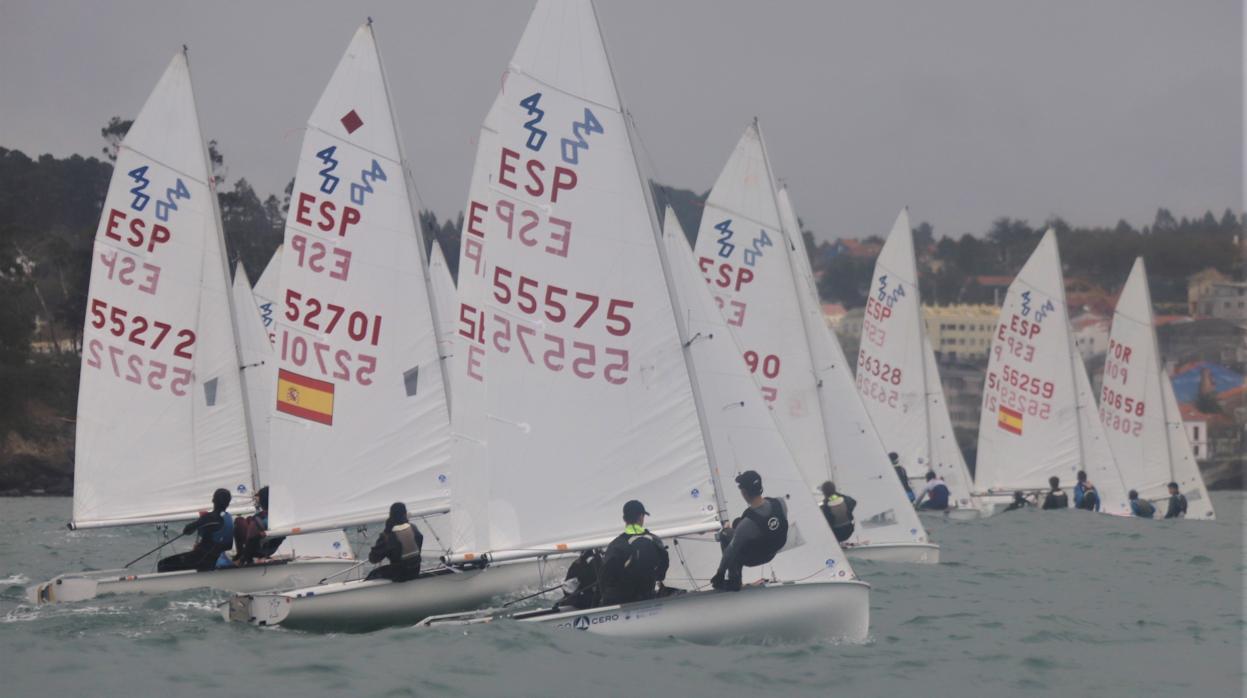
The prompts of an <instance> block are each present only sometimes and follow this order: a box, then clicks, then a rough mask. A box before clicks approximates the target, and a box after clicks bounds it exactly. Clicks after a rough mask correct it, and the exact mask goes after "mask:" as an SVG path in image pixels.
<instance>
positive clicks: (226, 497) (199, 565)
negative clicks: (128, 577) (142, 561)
mask: <svg viewBox="0 0 1247 698" xmlns="http://www.w3.org/2000/svg"><path fill="white" fill-rule="evenodd" d="M231 498H232V497H231V495H230V493H229V490H227V489H224V488H218V489H217V490H216V491H215V492H213V493H212V511H202V512H199V518H198V519H195V520H194V521H192V522H190V523H188V524H186V527H185V528H183V529H182V535H189V534H191V533H196V534H198V537H197V538H196V540H195V547H193V548H191V550H190V552H186V553H179V554H177V555H170V556H169V557H166V558H164V559H162V560H161V561H160V562H158V563H156V571H157V572H176V571H177V570H198V571H200V572H207V571H208V570H212V569H216V568H218V567H230V566H232V565H233V563H232V562H230V560H229V558H228V557H226V555H225V553H226V552H228V551H229V549H230V548H232V547H234V517H233V516H231V515H230V513H229V512H228V511H226V509H228V508H229V503H230V499H231Z"/></svg>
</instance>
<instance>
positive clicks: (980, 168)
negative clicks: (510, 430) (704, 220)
mask: <svg viewBox="0 0 1247 698" xmlns="http://www.w3.org/2000/svg"><path fill="white" fill-rule="evenodd" d="M531 6H532V5H531V2H527V1H522V0H517V1H514V2H484V1H479V2H477V1H457V2H449V1H448V2H431V1H422V2H351V3H344V2H294V1H293V0H291V1H288V2H276V1H272V2H251V1H245V2H244V1H237V2H193V1H191V0H160V1H142V2H141V1H137V0H107V1H106V2H101V1H92V2H87V1H79V2H69V1H62V0H0V146H4V147H10V148H18V149H21V150H23V151H26V152H27V153H28V154H32V155H33V154H37V153H45V152H50V153H53V154H55V155H58V156H60V155H67V154H70V153H83V154H93V155H98V154H99V151H100V147H101V146H102V145H103V143H102V141H101V139H100V137H99V129H100V127H101V126H102V125H103V124H104V123H105V122H106V121H107V119H108V118H109V117H110V116H113V115H121V116H124V117H127V118H129V117H132V116H133V115H134V114H135V113H136V112H137V111H138V109H139V107H140V106H141V105H142V103H143V100H144V99H145V97H146V95H147V93H148V92H149V91H150V90H151V88H152V87H153V85H154V84H155V81H156V79H157V78H158V77H159V76H160V73H161V71H162V70H163V69H164V67H165V64H166V63H167V62H168V60H169V58H170V56H171V55H172V54H173V52H174V51H175V50H176V49H177V48H178V47H179V46H181V45H182V44H183V43H186V44H188V45H189V46H190V48H191V66H192V71H193V75H194V79H195V88H196V94H197V98H198V101H199V105H200V110H201V118H202V121H203V125H204V131H205V134H206V136H207V137H209V138H216V139H218V140H219V141H220V142H221V146H222V150H223V152H224V154H225V158H226V164H227V165H228V166H229V177H230V183H231V185H232V183H233V180H234V179H236V178H238V177H239V176H245V177H247V179H248V180H249V181H251V182H252V184H253V185H254V186H255V187H256V188H257V189H258V190H259V191H260V192H261V193H262V194H267V193H280V191H281V190H282V188H283V187H284V186H285V184H286V182H287V181H288V180H289V178H290V177H291V175H292V173H293V172H294V169H295V161H296V158H297V156H298V149H299V140H300V138H301V132H300V129H301V128H302V126H303V124H304V122H305V121H306V119H307V116H308V114H309V113H310V111H311V109H312V107H313V106H314V104H315V103H316V99H317V97H318V96H319V94H320V91H321V89H322V88H323V86H324V83H325V82H326V81H327V80H328V79H329V75H330V73H331V71H332V69H333V67H334V65H335V64H336V63H337V61H338V59H339V58H340V56H341V54H342V52H343V51H344V50H345V48H346V44H347V42H348V41H349V40H350V38H351V35H352V32H353V31H354V30H355V28H356V26H357V25H358V24H359V23H360V22H362V21H363V20H364V18H365V17H366V16H368V15H372V16H373V17H374V18H375V20H376V30H377V35H378V38H379V41H380V44H381V51H382V54H383V59H384V60H385V62H386V68H387V71H388V73H389V76H390V81H391V88H392V89H393V91H394V99H395V101H396V109H397V111H398V114H399V118H400V119H401V124H400V127H401V129H402V131H403V136H404V139H405V141H406V145H407V148H408V156H409V158H410V159H411V160H412V162H413V167H414V170H415V176H416V179H417V186H418V188H419V190H420V193H421V195H422V197H423V199H424V205H425V206H427V207H429V208H432V209H433V210H435V211H436V212H437V213H438V214H439V215H440V216H442V217H448V216H453V215H455V214H457V213H458V211H460V210H461V209H462V208H463V204H464V200H465V198H466V195H467V185H468V179H469V174H470V168H471V165H472V158H473V153H474V152H475V137H476V133H477V130H478V128H479V127H480V123H481V120H482V119H483V118H484V115H485V112H486V110H487V108H488V106H489V104H490V103H491V102H492V100H493V98H494V95H495V94H496V92H497V90H498V86H499V78H500V75H501V73H502V71H503V69H504V68H505V66H506V62H507V60H508V58H509V57H510V55H511V53H512V51H513V50H514V48H515V44H516V43H517V42H518V40H519V35H520V32H521V31H522V30H523V27H524V22H525V20H526V18H527V15H528V12H529V10H530V9H531ZM599 12H600V14H601V21H602V27H603V31H604V32H605V34H606V40H607V45H608V47H609V49H610V51H611V53H612V60H613V63H614V66H615V69H616V71H617V73H618V74H617V76H616V77H617V79H618V80H619V83H620V88H621V90H622V92H623V94H624V98H625V100H626V101H627V103H628V107H629V109H630V110H631V111H632V113H633V115H634V116H635V118H636V121H637V124H638V128H639V131H640V134H641V138H642V140H643V142H644V144H645V149H646V151H648V153H647V154H646V153H643V154H642V155H643V157H645V158H646V159H648V160H650V162H651V167H652V168H653V170H654V172H655V173H656V176H657V178H658V179H659V180H660V181H662V182H664V183H668V184H672V185H675V186H678V187H685V188H689V189H694V190H697V191H704V190H706V189H708V188H709V187H710V186H711V184H713V182H714V179H715V176H716V175H717V173H718V170H719V169H720V168H721V167H722V166H723V164H724V162H725V161H726V159H727V156H728V154H729V153H730V151H731V149H732V147H733V145H734V144H735V142H736V140H737V138H739V136H740V134H741V132H742V130H743V129H744V128H745V126H746V125H747V123H748V122H749V120H750V119H751V118H752V117H753V116H754V115H757V116H759V117H760V118H761V120H762V127H763V131H764V133H765V135H766V137H767V139H768V144H769V147H770V151H771V157H772V161H773V164H774V167H775V168H776V171H777V174H778V175H779V176H780V177H781V178H783V179H785V180H786V181H787V182H788V183H789V186H790V189H791V191H792V194H793V199H794V202H795V204H796V207H797V210H798V213H799V215H801V217H802V218H803V219H805V221H806V223H807V225H809V226H811V227H813V229H814V230H815V231H816V232H817V234H818V235H819V237H821V238H831V237H843V236H857V235H871V234H879V235H883V234H886V233H887V231H888V230H889V228H890V227H891V223H892V221H893V219H894V218H895V216H896V213H897V210H898V209H899V208H900V207H901V206H904V205H908V206H909V207H910V211H911V214H912V216H913V218H914V219H915V221H921V220H927V221H930V222H931V223H932V224H934V225H935V228H936V232H937V234H955V235H960V234H961V233H963V232H975V233H979V232H983V231H985V230H986V229H987V227H988V226H989V225H990V223H991V221H992V219H993V218H995V217H997V216H1001V215H1009V216H1014V217H1020V218H1026V219H1028V220H1029V221H1030V222H1031V223H1032V224H1038V223H1040V222H1041V221H1043V220H1044V219H1046V218H1047V217H1049V216H1051V215H1059V216H1062V217H1064V218H1065V219H1067V220H1069V221H1070V222H1072V223H1077V224H1095V225H1112V224H1113V223H1115V222H1116V221H1117V219H1118V218H1122V217H1124V218H1126V219H1127V220H1128V221H1130V222H1131V223H1133V224H1136V225H1141V224H1145V223H1150V222H1151V220H1152V217H1153V214H1154V213H1155V210H1156V208H1157V207H1158V206H1166V207H1168V208H1170V209H1171V210H1172V211H1173V212H1174V214H1175V215H1178V216H1182V215H1188V216H1191V215H1201V214H1202V213H1203V211H1204V210H1205V209H1213V210H1214V211H1215V212H1216V213H1217V214H1218V215H1220V212H1221V211H1222V210H1224V209H1225V208H1226V207H1227V206H1228V207H1233V208H1234V209H1235V210H1241V209H1242V206H1243V197H1244V189H1243V174H1242V161H1243V157H1244V153H1245V150H1244V145H1243V62H1244V53H1243V46H1242V43H1243V30H1244V21H1243V9H1242V5H1241V4H1240V2H1239V1H1238V0H1189V1H1179V0H1165V1H1157V0H1097V1H1095V2H1087V1H1085V0H1077V1H1075V0H1069V1H1066V0H1052V1H1036V0H941V1H939V2H930V1H925V0H911V1H909V2H899V1H895V0H869V1H859V2H829V1H809V2H796V1H793V2H781V1H776V0H768V1H765V2H761V1H757V0H715V1H711V0H698V1H695V2H694V1H687V2H681V1H677V0H669V1H666V2H660V1H658V0H642V1H633V2H599Z"/></svg>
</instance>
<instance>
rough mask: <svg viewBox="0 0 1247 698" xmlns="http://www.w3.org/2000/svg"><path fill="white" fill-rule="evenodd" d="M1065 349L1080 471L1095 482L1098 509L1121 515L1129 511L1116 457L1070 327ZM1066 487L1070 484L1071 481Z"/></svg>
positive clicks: (1092, 482)
mask: <svg viewBox="0 0 1247 698" xmlns="http://www.w3.org/2000/svg"><path fill="white" fill-rule="evenodd" d="M1069 348H1070V356H1071V358H1072V360H1073V363H1074V387H1075V389H1076V394H1077V405H1078V420H1079V424H1080V427H1081V428H1080V429H1079V432H1078V435H1079V438H1080V439H1081V440H1082V454H1083V456H1082V470H1085V471H1086V472H1087V480H1088V481H1089V482H1091V484H1093V485H1095V489H1096V493H1097V496H1098V497H1099V498H1100V511H1102V512H1104V513H1106V514H1117V515H1119V516H1125V515H1127V514H1129V513H1130V500H1129V498H1127V496H1126V493H1127V490H1126V486H1125V483H1124V481H1123V479H1122V475H1121V471H1120V470H1119V469H1118V466H1117V459H1116V458H1115V457H1114V456H1113V449H1112V447H1111V445H1110V443H1109V440H1108V436H1107V435H1106V434H1105V433H1104V432H1105V430H1104V425H1103V424H1101V423H1100V415H1099V412H1098V411H1097V409H1096V404H1095V390H1093V389H1092V388H1091V379H1090V378H1089V377H1088V376H1087V367H1086V365H1084V364H1083V362H1082V354H1081V353H1079V351H1078V344H1077V343H1076V342H1075V341H1074V333H1073V331H1072V330H1071V331H1070V343H1069ZM1069 486H1071V487H1072V486H1073V485H1072V483H1071V484H1070V485H1069Z"/></svg>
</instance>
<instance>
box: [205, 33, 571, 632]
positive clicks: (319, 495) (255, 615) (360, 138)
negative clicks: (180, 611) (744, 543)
mask: <svg viewBox="0 0 1247 698" xmlns="http://www.w3.org/2000/svg"><path fill="white" fill-rule="evenodd" d="M396 123H397V120H396V119H395V117H394V116H393V112H392V107H391V104H390V99H389V90H388V86H387V84H386V81H385V75H384V72H383V68H382V64H381V59H380V54H379V52H378V48H377V44H376V37H375V35H374V33H373V28H372V25H371V23H369V24H366V25H364V26H362V27H360V28H359V30H358V31H357V32H356V33H355V35H354V37H353V38H352V40H351V43H350V45H349V46H348V48H347V50H346V53H345V55H344V56H343V58H342V60H341V61H340V62H339V64H338V66H337V69H336V70H335V71H334V74H333V76H332V78H331V79H330V81H329V84H328V86H327V87H326V88H325V91H324V93H323V94H322V95H321V98H320V101H319V102H318V103H317V105H316V108H315V109H314V110H313V112H312V115H311V117H310V118H309V120H308V128H307V130H306V132H305V136H304V141H303V148H302V151H301V156H300V159H299V166H298V172H297V176H296V178H295V186H294V192H293V194H292V199H291V206H290V212H289V216H288V218H287V222H286V236H285V244H284V250H285V252H284V254H283V256H282V270H281V276H280V284H281V289H282V290H281V292H280V297H281V303H282V308H283V311H282V312H281V314H280V315H279V316H278V318H277V324H276V334H277V343H276V347H277V354H278V366H279V369H278V377H277V389H276V401H275V406H276V411H275V412H274V413H273V416H272V426H271V429H272V459H273V463H272V478H271V479H272V483H273V484H272V495H271V496H272V511H271V514H270V526H271V528H272V533H271V535H282V534H283V533H306V532H309V531H316V530H325V529H331V528H341V527H349V526H358V525H365V524H369V523H375V522H379V521H383V520H384V519H385V518H386V516H387V514H388V510H389V507H390V505H391V503H393V502H395V501H403V502H404V503H405V504H406V505H407V508H408V512H409V515H410V517H411V520H412V522H413V523H415V524H416V525H417V527H418V528H420V529H421V530H422V531H423V533H424V534H425V548H424V556H425V557H426V559H427V560H429V561H436V560H438V559H439V558H440V557H441V556H442V555H443V554H444V553H446V552H447V548H448V545H449V542H450V541H449V539H448V538H447V535H448V532H449V528H448V524H447V523H446V521H445V516H443V515H444V514H445V513H446V512H447V510H448V509H449V505H450V499H449V491H450V478H451V475H452V472H451V467H450V461H451V452H450V445H451V431H450V405H449V395H450V391H449V390H448V388H447V381H446V376H445V374H444V372H443V369H442V357H443V354H442V353H441V352H440V350H439V341H438V337H437V334H438V324H437V323H438V320H439V318H438V305H437V302H436V300H435V298H434V296H433V292H432V291H431V281H430V275H429V274H428V273H426V271H425V269H426V264H425V260H424V247H423V244H424V243H423V241H422V240H421V237H420V233H419V229H418V227H417V217H416V215H415V212H414V209H413V206H412V204H413V203H414V200H415V197H414V194H413V192H412V185H411V174H410V172H409V171H408V168H407V163H406V162H405V160H404V159H403V155H402V144H401V142H400V139H399V135H398V130H397V128H396ZM563 569H565V568H561V567H559V565H558V564H538V563H535V562H532V563H529V562H525V563H523V564H515V565H500V566H497V567H496V568H491V569H488V570H482V569H469V570H461V569H457V568H449V567H439V568H436V569H431V570H429V571H428V572H426V573H424V574H423V575H422V576H421V578H420V579H419V580H417V581H411V582H403V583H395V582H392V581H390V580H387V579H375V580H348V581H329V580H322V582H328V583H321V584H314V585H312V586H305V587H302V588H298V589H293V590H290V591H286V592H281V593H270V594H255V595H238V596H235V597H234V598H232V599H230V601H229V602H228V604H226V605H225V607H224V608H223V615H224V616H225V617H226V618H227V619H229V620H234V621H240V622H248V623H252V624H255V625H274V624H279V623H280V624H284V625H286V626H287V627H301V628H313V629H322V630H328V629H350V630H366V629H371V628H377V627H383V626H386V625H393V624H398V623H404V622H407V623H414V622H416V621H418V620H420V619H421V618H424V617H425V616H427V615H430V614H434V613H445V612H448V611H452V610H462V609H465V608H474V607H476V606H479V605H483V604H485V603H488V602H489V601H490V600H491V599H493V598H494V597H495V596H500V595H504V594H507V593H510V592H516V591H517V590H522V589H524V588H525V587H526V585H540V584H543V583H544V582H546V581H548V578H549V577H553V576H556V575H557V576H559V577H561V575H562V570H563Z"/></svg>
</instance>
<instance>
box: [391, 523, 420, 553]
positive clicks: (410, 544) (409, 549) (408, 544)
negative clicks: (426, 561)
mask: <svg viewBox="0 0 1247 698" xmlns="http://www.w3.org/2000/svg"><path fill="white" fill-rule="evenodd" d="M390 532H391V533H393V534H394V537H395V538H396V539H397V540H398V547H399V550H400V551H401V553H400V554H401V556H402V560H403V562H407V561H409V560H411V559H413V558H415V559H417V560H418V559H420V544H419V543H417V542H416V529H415V528H413V527H412V525H411V524H410V523H404V524H399V525H397V526H395V527H394V528H392V529H390Z"/></svg>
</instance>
